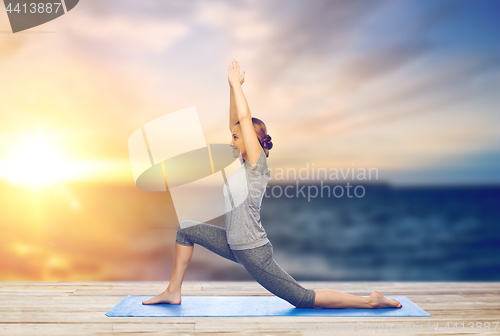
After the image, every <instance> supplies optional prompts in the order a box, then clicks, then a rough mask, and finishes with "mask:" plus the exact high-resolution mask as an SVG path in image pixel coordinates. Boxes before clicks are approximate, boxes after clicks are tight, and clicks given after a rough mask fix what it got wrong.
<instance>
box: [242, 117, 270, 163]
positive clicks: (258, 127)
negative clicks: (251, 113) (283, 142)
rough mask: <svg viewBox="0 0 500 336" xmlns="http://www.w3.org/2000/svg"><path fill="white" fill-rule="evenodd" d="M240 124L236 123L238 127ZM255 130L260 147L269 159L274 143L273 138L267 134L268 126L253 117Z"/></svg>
mask: <svg viewBox="0 0 500 336" xmlns="http://www.w3.org/2000/svg"><path fill="white" fill-rule="evenodd" d="M239 123H240V122H239V121H238V122H236V124H235V125H238V124H239ZM252 124H253V128H254V129H255V133H256V134H257V139H259V142H260V146H261V147H262V148H263V149H264V153H265V154H266V157H269V150H270V149H271V148H273V142H272V141H271V136H270V135H269V134H267V127H266V124H264V122H263V121H262V120H260V119H259V118H255V117H252Z"/></svg>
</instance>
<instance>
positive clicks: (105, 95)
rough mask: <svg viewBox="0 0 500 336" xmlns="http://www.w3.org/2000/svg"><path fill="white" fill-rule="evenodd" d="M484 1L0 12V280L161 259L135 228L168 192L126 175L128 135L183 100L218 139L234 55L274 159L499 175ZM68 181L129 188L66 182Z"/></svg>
mask: <svg viewBox="0 0 500 336" xmlns="http://www.w3.org/2000/svg"><path fill="white" fill-rule="evenodd" d="M499 13H500V2H499V1H494V0H490V1H488V0H476V1H460V0H449V1H443V0H414V1H411V0H406V1H394V0H389V1H382V0H379V1H370V0H365V1H357V0H342V1H339V0H324V1H318V0H308V1H305V0H301V1H295V0H279V1H263V0H262V1H257V0H248V1H229V0H228V1H191V0H190V1H186V0H177V1H171V0H169V1H161V0H156V1H152V0H141V1H124V0H105V1H101V0H92V1H87V0H82V1H80V3H79V4H78V5H77V6H76V7H75V8H74V9H73V10H72V11H70V12H68V13H67V14H66V15H63V16H61V17H59V18H57V19H55V20H53V21H51V22H48V23H46V24H43V25H41V26H38V27H35V28H32V29H29V30H26V31H23V32H19V33H15V34H12V32H11V28H10V25H9V21H8V18H7V14H6V13H5V12H4V11H1V12H0V32H1V34H0V91H1V97H2V98H1V99H0V113H1V116H2V118H1V122H0V188H1V189H0V191H1V194H0V197H1V200H2V204H3V206H4V207H5V208H7V209H8V210H9V212H5V210H3V211H4V212H3V214H2V217H1V218H0V222H1V223H0V228H1V229H2V230H3V232H4V233H6V234H3V235H2V236H3V238H2V237H0V259H2V261H0V280H1V279H24V278H26V279H49V280H50V279H68V280H72V279H80V280H81V279H123V278H127V276H128V275H129V274H136V273H137V272H136V270H137V269H139V268H140V267H141V265H143V264H144V263H145V262H146V261H145V260H152V259H154V258H160V257H158V255H160V254H158V253H159V252H158V251H164V250H163V248H164V247H163V245H162V244H163V242H162V241H161V239H160V237H158V235H155V233H154V232H150V233H149V235H150V236H141V237H142V238H141V239H135V238H136V237H137V228H136V227H135V226H134V225H138V223H140V222H141V221H142V217H141V216H142V215H143V214H144V213H147V216H149V217H147V218H148V219H147V220H145V221H146V222H147V223H149V224H148V225H151V226H155V225H157V226H159V225H161V223H164V222H163V220H164V218H165V216H167V215H168V214H170V212H169V211H170V210H169V209H168V208H166V204H167V203H168V200H167V199H158V197H164V196H163V195H162V196H158V195H157V194H154V193H153V194H151V193H148V192H145V191H141V190H138V189H137V188H135V185H134V178H133V175H132V170H131V165H130V158H129V151H128V138H129V136H130V135H131V134H132V133H133V132H134V131H135V130H137V129H139V128H140V127H141V126H142V125H144V124H146V123H148V122H150V121H152V120H154V119H157V118H159V117H161V116H164V115H166V114H168V113H171V112H175V111H177V110H180V109H184V108H188V107H191V106H195V107H196V109H197V112H198V115H199V120H200V123H201V125H202V128H203V132H204V136H205V140H206V143H209V144H210V143H213V144H218V143H227V144H229V142H230V141H231V133H230V131H229V127H228V124H229V86H228V81H227V66H228V64H229V62H230V61H231V59H233V58H236V59H237V60H239V62H240V65H241V70H242V71H246V76H245V83H244V84H243V90H244V92H245V95H246V98H247V101H248V103H249V106H250V110H251V113H252V116H254V117H258V118H260V119H262V120H263V121H264V122H265V123H266V125H267V128H268V133H269V135H271V137H272V140H273V144H274V147H273V149H271V151H270V155H269V158H268V163H269V165H270V167H271V169H272V171H273V170H276V169H277V168H283V169H286V168H296V169H300V168H303V167H306V165H307V164H309V166H311V164H312V163H314V166H315V167H324V168H327V169H329V168H339V169H340V168H348V167H353V166H355V167H363V168H366V169H369V168H377V169H378V172H379V181H383V182H388V183H390V184H393V185H398V186H399V185H401V186H404V185H417V186H420V185H470V184H486V185H492V184H498V183H500V132H499V130H500V127H499V125H500V113H499V111H500V39H499V36H500V35H499V32H500V20H499V19H498V15H499ZM189 136H190V134H185V137H186V139H187V138H189ZM177 141H183V139H182V138H181V139H177ZM272 176H273V173H272ZM80 182H83V183H87V184H88V185H98V186H99V187H100V188H101V187H102V188H103V189H102V190H104V191H106V190H107V189H106V188H108V187H109V188H125V187H126V188H129V189H127V190H128V191H127V192H125V191H123V192H122V191H120V192H119V197H120V198H119V199H115V198H111V197H108V196H102V195H105V193H104V191H103V193H102V194H101V198H96V196H95V194H94V193H93V192H90V191H81V193H79V192H77V191H75V190H72V189H71V188H70V187H68V186H66V185H65V183H80ZM56 185H57V186H56ZM110 190H111V189H110ZM113 190H115V189H113ZM116 190H118V189H116ZM119 190H122V189H119ZM124 190H125V189H124ZM132 191H133V192H134V193H132ZM115 192H116V191H113V193H115ZM84 193H87V194H84ZM106 195H107V194H106ZM113 195H114V194H113ZM146 195H147V196H146ZM149 197H150V198H151V199H150V201H151V202H153V199H155V200H154V202H158V203H155V204H156V208H155V206H153V205H151V204H153V203H150V204H149V205H148V204H147V203H146V202H147V198H149ZM155 197H156V198H155ZM41 200H43V202H42V201H41ZM139 201H140V202H143V203H140V204H139V203H137V202H139ZM104 204H106V207H105V206H104ZM126 204H128V205H126ZM130 204H133V205H131V206H130ZM160 205H162V206H164V207H162V208H159V206H160ZM131 207H135V208H133V209H134V212H133V215H130V214H126V213H125V212H124V210H123V209H126V210H130V209H131ZM61 209H64V210H61ZM155 211H156V212H155ZM158 211H159V212H158ZM170 215H171V214H170ZM172 218H175V217H172ZM70 223H71V224H70ZM169 223H170V222H169ZM172 223H173V222H172ZM69 225H71V226H69ZM175 225H176V224H171V228H174V227H175ZM116 229H119V231H120V232H119V233H118V234H117V233H116ZM72 230H73V231H72ZM76 232H78V234H77V233H76ZM132 238H134V240H133V243H131V241H132ZM89 242H92V244H91V246H90V245H89ZM131 244H132V245H131ZM48 246H50V248H49V247H48ZM51 249H53V250H51ZM50 251H52V252H50ZM54 251H56V252H54ZM118 251H121V252H118ZM123 251H125V252H123ZM141 253H143V254H141ZM86 255H87V256H90V257H89V258H90V259H89V258H87V259H86V258H85V256H86ZM6 256H8V258H5V257H6ZM34 256H35V257H36V258H35V257H34ZM145 256H146V257H145ZM115 257H116V258H117V259H116V260H115V259H113V258H115ZM169 257H170V256H169ZM106 258H107V259H106ZM110 258H111V259H110ZM134 258H136V259H134ZM151 258H152V259H151ZM161 258H163V257H161ZM161 258H160V259H161ZM100 259H103V260H104V259H106V260H108V261H109V260H113V265H114V266H113V267H116V269H113V272H121V273H119V274H118V275H116V276H109V274H111V273H113V272H112V271H109V270H107V271H106V270H103V269H102V268H101V267H102V265H101V264H99V260H100ZM167 259H168V258H167ZM117 260H119V261H117ZM155 260H156V261H158V260H159V259H155ZM161 260H163V259H161ZM168 260H170V259H168ZM40 265H43V267H41V266H40ZM7 269H9V270H10V271H9V272H10V273H9V272H7V271H5V270H7ZM68 270H72V271H71V272H70V271H68ZM77 271H78V272H80V273H75V272H77ZM47 272H48V273H47ZM99 272H101V273H99ZM106 272H110V273H106ZM134 272H135V273H134ZM158 272H160V271H158ZM162 272H164V270H163V271H162ZM69 274H73V275H71V276H72V277H70V275H69ZM75 274H76V275H75ZM78 274H87V275H88V278H82V277H78V276H79V275H78ZM113 274H115V273H113ZM162 274H163V273H162ZM122 275H123V276H122ZM158 277H159V276H158V274H156V273H155V274H152V275H151V276H150V277H148V276H147V275H144V279H157V278H158ZM128 278H130V277H128ZM128 278H127V279H128Z"/></svg>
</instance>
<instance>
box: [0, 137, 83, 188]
mask: <svg viewBox="0 0 500 336" xmlns="http://www.w3.org/2000/svg"><path fill="white" fill-rule="evenodd" d="M59 144H60V142H58V141H57V139H56V138H55V137H54V136H51V135H50V134H48V133H46V132H44V131H36V132H32V133H29V134H22V135H20V136H19V137H17V138H16V139H15V140H14V141H12V143H11V144H10V147H9V155H8V156H7V158H5V159H4V160H2V161H1V162H0V178H2V179H3V180H6V181H7V182H10V183H13V184H21V185H25V186H28V187H34V188H39V187H44V186H48V185H51V184H53V183H57V182H61V181H66V180H73V179H77V178H78V177H80V176H81V174H82V168H78V165H77V164H76V163H74V162H70V160H68V159H67V158H66V157H65V155H64V153H63V151H62V150H61V147H60V145H59Z"/></svg>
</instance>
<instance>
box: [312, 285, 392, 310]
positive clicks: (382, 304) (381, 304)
mask: <svg viewBox="0 0 500 336" xmlns="http://www.w3.org/2000/svg"><path fill="white" fill-rule="evenodd" d="M314 291H315V292H316V297H315V299H314V308H400V307H402V305H401V303H400V302H399V301H396V300H394V299H388V298H386V297H384V296H383V295H382V294H380V293H379V292H377V291H373V292H372V293H371V294H370V296H369V297H363V296H356V295H351V294H347V293H342V292H338V291H334V290H330V289H315V290H314Z"/></svg>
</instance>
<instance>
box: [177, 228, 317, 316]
mask: <svg viewBox="0 0 500 336" xmlns="http://www.w3.org/2000/svg"><path fill="white" fill-rule="evenodd" d="M175 242H176V243H178V244H181V245H185V246H194V244H198V245H201V246H203V247H205V248H206V249H208V250H210V251H212V252H214V253H215V254H218V255H220V256H221V257H223V258H226V259H229V260H231V261H234V262H235V263H238V264H240V265H242V266H243V267H245V269H246V270H247V271H248V273H249V274H250V275H251V276H252V278H254V279H255V281H257V282H258V283H259V284H261V285H262V287H264V288H265V289H267V290H268V291H270V292H271V293H273V294H274V295H276V296H277V297H279V298H282V299H283V300H285V301H288V302H289V303H290V304H292V305H294V306H295V307H297V308H313V305H314V299H315V297H316V293H315V292H314V290H312V289H306V288H304V287H302V286H301V285H300V284H299V283H298V282H297V281H295V279H294V278H292V277H291V276H290V275H289V274H288V273H287V272H285V270H283V269H282V268H281V267H280V266H279V265H278V264H277V263H276V261H275V260H274V259H273V246H272V245H271V243H266V244H265V245H263V246H260V247H256V248H252V249H247V250H232V249H231V248H230V247H229V244H228V243H227V236H226V229H224V228H221V227H219V226H215V225H211V224H207V223H200V222H195V221H182V222H181V223H180V224H179V227H178V228H177V237H176V239H175Z"/></svg>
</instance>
